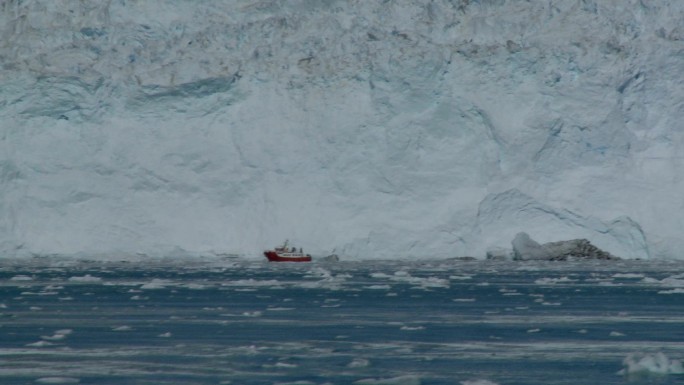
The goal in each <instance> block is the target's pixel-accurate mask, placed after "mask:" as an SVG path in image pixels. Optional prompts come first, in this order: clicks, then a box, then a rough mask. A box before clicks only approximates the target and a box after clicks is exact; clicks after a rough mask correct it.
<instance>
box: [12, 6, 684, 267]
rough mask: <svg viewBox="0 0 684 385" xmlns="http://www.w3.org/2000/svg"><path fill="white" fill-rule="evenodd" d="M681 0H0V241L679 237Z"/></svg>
mask: <svg viewBox="0 0 684 385" xmlns="http://www.w3.org/2000/svg"><path fill="white" fill-rule="evenodd" d="M683 15H684V2H682V1H679V0H670V1H668V0H658V1H655V0H600V1H599V0H538V1H506V0H480V1H476V0H432V1H428V0H385V1H365V0H347V1H343V0H337V1H336V0H325V1H324V0H288V1H283V0H264V1H257V0H250V1H248V0H234V1H229V2H219V1H203V2H197V1H191V0H176V1H171V0H166V1H163V0H160V1H135V0H110V1H97V2H80V1H75V0H73V1H67V0H24V1H22V0H0V119H1V122H2V123H1V124H0V255H32V254H79V253H82V254H85V255H95V254H98V255H113V256H116V255H127V254H135V253H144V254H150V255H156V254H170V253H180V254H197V253H199V254H202V253H237V254H242V255H248V256H251V257H255V258H260V256H259V253H260V251H261V250H262V249H263V248H265V247H270V246H273V245H274V244H275V243H278V242H281V241H282V240H284V239H285V238H289V239H290V241H291V243H295V244H296V245H297V246H303V247H305V251H307V252H311V253H314V254H316V253H318V254H326V253H329V252H330V251H331V250H332V249H333V248H335V252H336V253H337V254H340V255H342V256H348V257H356V258H386V257H396V256H399V257H452V256H462V255H473V256H476V257H484V254H485V250H487V249H488V248H492V247H500V246H503V247H508V248H510V242H511V240H512V239H513V236H514V235H515V234H516V233H518V232H520V231H525V232H527V233H529V234H530V236H532V237H533V238H534V239H536V240H538V241H540V242H542V243H543V242H549V241H556V240H562V239H573V238H586V239H588V240H590V241H591V242H592V243H593V244H595V245H596V246H598V247H600V248H602V249H604V250H606V251H609V252H610V253H612V254H615V255H618V256H621V257H625V258H636V257H640V258H649V257H682V256H683V254H682V250H684V237H682V234H681V229H682V228H684V215H682V214H684V194H682V192H683V191H684V172H683V171H682V170H684V130H683V128H684V127H683V124H684V123H682V122H684V97H683V95H684V27H683V26H684V16H683Z"/></svg>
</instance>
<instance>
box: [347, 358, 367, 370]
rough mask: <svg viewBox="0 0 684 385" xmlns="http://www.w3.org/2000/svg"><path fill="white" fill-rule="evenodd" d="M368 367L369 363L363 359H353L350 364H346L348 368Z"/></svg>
mask: <svg viewBox="0 0 684 385" xmlns="http://www.w3.org/2000/svg"><path fill="white" fill-rule="evenodd" d="M368 365H370V361H368V360H367V359H365V358H354V359H353V360H352V362H350V363H348V364H347V367H348V368H365V367H367V366H368Z"/></svg>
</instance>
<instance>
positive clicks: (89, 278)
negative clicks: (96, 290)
mask: <svg viewBox="0 0 684 385" xmlns="http://www.w3.org/2000/svg"><path fill="white" fill-rule="evenodd" d="M69 282H74V283H100V282H102V278H100V277H94V276H92V275H90V274H86V275H84V276H82V277H77V276H74V277H71V278H69Z"/></svg>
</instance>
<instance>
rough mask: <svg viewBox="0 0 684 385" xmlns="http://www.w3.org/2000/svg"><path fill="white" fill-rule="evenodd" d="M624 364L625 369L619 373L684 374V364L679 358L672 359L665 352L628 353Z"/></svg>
mask: <svg viewBox="0 0 684 385" xmlns="http://www.w3.org/2000/svg"><path fill="white" fill-rule="evenodd" d="M622 364H623V365H624V366H625V368H624V369H622V370H620V371H619V372H618V374H660V375H666V374H684V366H682V362H681V361H679V360H671V359H669V358H668V357H667V356H666V355H665V354H664V353H662V352H658V353H655V354H637V353H632V354H630V355H628V356H627V357H626V358H625V359H624V360H623V361H622Z"/></svg>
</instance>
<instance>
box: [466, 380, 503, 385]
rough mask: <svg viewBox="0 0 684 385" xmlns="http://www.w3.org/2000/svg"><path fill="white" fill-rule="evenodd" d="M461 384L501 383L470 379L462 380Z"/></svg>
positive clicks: (491, 384)
mask: <svg viewBox="0 0 684 385" xmlns="http://www.w3.org/2000/svg"><path fill="white" fill-rule="evenodd" d="M461 385H499V384H497V383H496V382H491V381H489V380H468V381H461Z"/></svg>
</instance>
